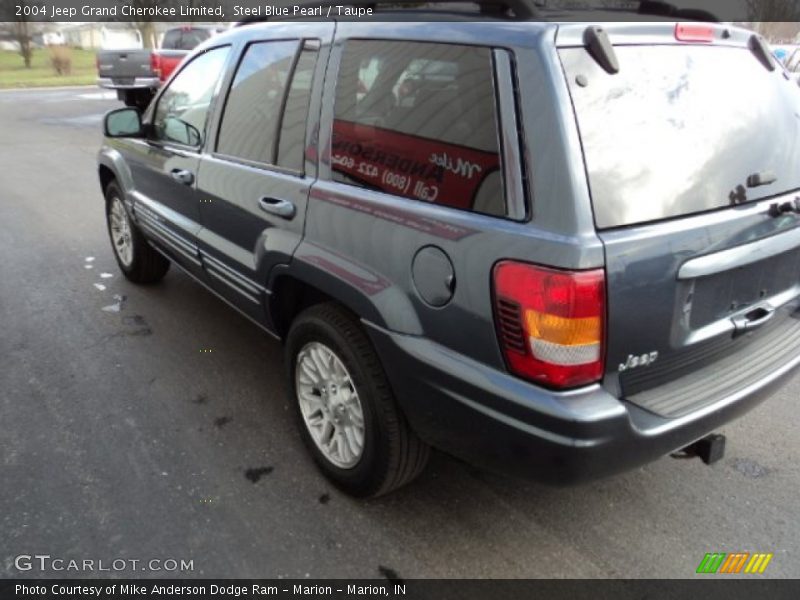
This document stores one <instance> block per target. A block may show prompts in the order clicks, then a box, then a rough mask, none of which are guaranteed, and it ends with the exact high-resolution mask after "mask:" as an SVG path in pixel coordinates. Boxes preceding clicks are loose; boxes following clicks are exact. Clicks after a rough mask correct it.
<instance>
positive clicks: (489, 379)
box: [369, 326, 800, 484]
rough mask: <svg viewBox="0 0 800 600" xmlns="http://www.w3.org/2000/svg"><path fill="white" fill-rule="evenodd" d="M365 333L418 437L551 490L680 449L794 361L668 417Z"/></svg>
mask: <svg viewBox="0 0 800 600" xmlns="http://www.w3.org/2000/svg"><path fill="white" fill-rule="evenodd" d="M369 331H370V336H371V338H372V340H373V342H374V344H375V346H376V348H377V349H378V352H379V354H380V355H381V358H382V362H383V365H384V367H385V368H386V371H387V375H388V377H389V379H390V381H391V384H392V386H393V389H394V391H395V394H396V396H397V398H398V402H399V403H400V405H401V406H402V408H403V410H404V412H405V414H406V416H407V418H408V419H409V422H410V423H411V425H412V427H413V428H414V429H415V431H416V432H417V433H418V434H419V435H420V437H421V438H422V439H424V440H425V441H426V442H428V443H429V444H431V445H433V446H435V447H437V448H439V449H441V450H443V451H445V452H447V453H449V454H453V455H455V456H458V457H460V458H463V459H465V460H467V461H469V462H471V463H474V464H477V465H480V466H483V467H486V468H489V469H492V470H495V471H500V472H504V473H508V474H512V475H516V476H522V477H525V478H532V479H537V480H540V481H544V482H547V483H553V484H571V483H578V482H582V481H588V480H591V479H596V478H599V477H603V476H607V475H612V474H615V473H619V472H622V471H626V470H629V469H632V468H635V467H637V466H640V465H643V464H646V463H648V462H651V461H653V460H656V459H658V458H659V457H662V456H664V455H666V454H669V453H671V452H673V451H674V450H677V449H680V448H683V447H685V446H687V445H689V444H691V443H692V442H694V441H696V440H698V439H700V438H702V437H704V436H706V435H707V434H708V433H711V432H712V431H714V430H715V429H717V428H718V427H720V426H722V425H724V424H725V423H727V422H729V421H731V420H732V419H735V418H736V417H738V416H740V415H742V414H744V413H746V412H747V411H749V410H751V409H752V408H753V407H755V406H756V405H757V404H759V403H760V402H762V401H763V400H765V399H766V398H768V397H769V396H770V395H771V394H772V393H773V392H774V391H775V390H776V389H777V388H778V387H779V386H780V385H782V384H783V383H785V382H786V381H787V380H788V379H790V378H791V376H792V374H793V373H794V370H795V368H796V367H797V366H798V364H800V356H797V357H795V358H794V359H793V360H791V361H789V362H787V363H785V364H784V365H783V366H782V367H780V368H777V369H775V371H774V372H772V373H770V374H769V375H768V376H767V377H764V378H763V379H762V380H760V381H758V382H757V383H756V384H753V385H750V386H748V387H747V388H745V389H742V390H739V391H738V392H736V393H734V394H731V395H729V396H727V397H725V398H721V399H720V400H718V401H717V402H714V403H712V404H709V405H707V406H705V407H703V408H702V409H700V410H698V411H696V412H693V413H690V414H687V415H684V416H682V417H679V418H674V419H670V418H664V417H660V416H658V415H655V414H653V413H650V412H648V411H645V410H643V409H641V408H639V407H637V406H635V405H633V404H630V403H627V402H624V401H620V400H619V399H617V398H615V397H613V396H612V395H610V394H609V393H608V392H606V391H605V389H604V388H603V387H601V386H600V385H593V386H589V387H586V388H582V389H579V390H571V391H568V392H553V391H550V390H546V389H543V388H540V387H537V386H534V385H531V384H528V383H526V382H524V381H521V380H519V379H517V378H515V377H513V376H510V375H508V374H507V373H505V372H501V371H498V370H495V369H492V368H490V367H487V366H486V365H483V364H480V363H477V362H475V361H472V360H470V359H468V358H466V357H464V356H462V355H459V354H456V353H454V352H451V351H449V350H447V349H446V348H444V347H442V346H439V345H437V344H434V343H432V342H430V341H429V340H426V339H424V338H419V337H414V336H406V335H399V334H394V333H390V332H387V331H385V330H383V329H380V328H377V327H375V326H369Z"/></svg>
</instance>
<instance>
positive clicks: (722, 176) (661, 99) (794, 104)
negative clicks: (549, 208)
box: [561, 45, 800, 228]
mask: <svg viewBox="0 0 800 600" xmlns="http://www.w3.org/2000/svg"><path fill="white" fill-rule="evenodd" d="M615 50H616V52H617V54H618V56H619V63H620V65H621V68H620V72H619V73H617V74H615V75H609V74H608V73H606V72H605V71H603V70H602V69H601V68H600V67H599V66H598V65H597V63H596V62H595V61H594V60H592V58H591V57H590V56H589V54H588V53H587V52H586V50H584V49H582V48H574V49H565V50H562V51H561V58H562V62H563V64H564V67H565V69H566V73H567V80H568V82H569V85H570V86H571V88H572V97H573V101H574V103H575V108H576V111H577V115H578V125H579V129H580V134H581V138H582V140H583V148H584V152H585V159H586V166H587V169H588V172H589V183H590V187H591V194H592V202H593V205H594V213H595V220H596V224H597V226H598V227H600V228H607V227H616V226H620V225H628V224H632V223H641V222H647V221H654V220H658V219H664V218H669V217H676V216H680V215H687V214H691V213H697V212H701V211H706V210H710V209H715V208H720V207H724V206H729V205H731V204H740V203H742V202H749V201H753V200H759V199H762V198H765V197H768V196H772V195H775V194H779V193H782V192H786V191H789V190H794V189H797V188H798V187H800V169H798V168H797V165H798V164H800V144H798V143H797V140H798V139H800V119H798V115H800V93H798V89H797V86H796V84H794V83H792V82H789V81H786V80H785V79H784V77H783V75H782V73H781V71H780V69H776V70H775V71H773V72H770V71H768V70H767V69H765V68H764V66H763V65H762V64H761V63H760V62H759V61H758V60H757V59H756V57H755V56H754V55H753V53H752V52H750V51H749V50H747V49H746V48H732V47H705V46H688V45H686V46H684V45H680V46H677V45H675V46H645V47H643V46H628V47H625V46H620V47H617V48H615ZM578 75H583V76H585V77H586V79H587V80H588V85H586V86H585V87H581V86H579V85H577V84H576V83H575V81H576V77H577V76H578ZM766 171H771V172H773V173H774V174H775V175H777V181H775V183H772V184H770V185H763V186H759V187H754V188H750V187H748V186H747V179H748V176H750V175H753V174H756V173H761V172H766Z"/></svg>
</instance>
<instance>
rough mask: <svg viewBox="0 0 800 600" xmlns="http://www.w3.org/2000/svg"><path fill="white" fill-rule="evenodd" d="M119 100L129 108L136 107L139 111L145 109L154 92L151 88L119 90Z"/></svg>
mask: <svg viewBox="0 0 800 600" xmlns="http://www.w3.org/2000/svg"><path fill="white" fill-rule="evenodd" d="M120 91H121V94H119V95H118V96H120V95H121V98H120V99H121V100H122V102H123V103H124V104H125V106H128V107H130V108H138V109H139V110H140V111H142V112H144V111H145V110H147V107H148V106H149V104H150V100H152V99H153V96H154V92H153V91H152V90H120Z"/></svg>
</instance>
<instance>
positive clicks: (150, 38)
mask: <svg viewBox="0 0 800 600" xmlns="http://www.w3.org/2000/svg"><path fill="white" fill-rule="evenodd" d="M118 1H119V2H121V3H122V4H127V5H129V6H132V7H134V8H137V9H138V8H144V9H152V8H155V7H164V6H175V5H179V4H183V5H185V6H189V7H195V6H199V5H201V4H202V3H203V2H202V0H118ZM160 20H161V19H157V18H152V17H150V18H142V20H141V21H133V22H132V25H133V26H134V27H135V28H136V29H138V30H139V33H140V34H141V35H142V45H143V46H144V47H145V48H155V47H156V46H157V45H158V36H157V35H156V28H155V25H154V22H155V21H160Z"/></svg>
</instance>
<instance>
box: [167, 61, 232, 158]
mask: <svg viewBox="0 0 800 600" xmlns="http://www.w3.org/2000/svg"><path fill="white" fill-rule="evenodd" d="M227 56H228V48H227V47H224V48H215V49H213V50H209V51H208V52H205V53H204V54H201V55H200V56H198V57H197V58H195V59H194V60H193V61H192V62H190V63H189V64H188V65H186V67H185V68H184V69H182V70H181V72H180V73H178V75H177V76H176V77H175V79H173V80H172V82H171V83H170V85H169V87H168V88H167V89H166V90H164V93H163V94H162V95H161V98H159V100H158V106H157V107H156V112H155V116H154V118H153V127H154V137H155V138H156V139H158V140H163V141H166V142H177V143H179V144H185V145H187V146H200V145H202V143H203V138H204V135H205V128H206V120H207V119H208V110H209V107H210V105H211V100H212V98H213V96H214V88H215V87H216V85H217V81H219V78H220V75H221V74H222V70H223V68H224V66H225V58H226V57H227Z"/></svg>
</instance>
